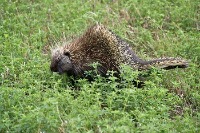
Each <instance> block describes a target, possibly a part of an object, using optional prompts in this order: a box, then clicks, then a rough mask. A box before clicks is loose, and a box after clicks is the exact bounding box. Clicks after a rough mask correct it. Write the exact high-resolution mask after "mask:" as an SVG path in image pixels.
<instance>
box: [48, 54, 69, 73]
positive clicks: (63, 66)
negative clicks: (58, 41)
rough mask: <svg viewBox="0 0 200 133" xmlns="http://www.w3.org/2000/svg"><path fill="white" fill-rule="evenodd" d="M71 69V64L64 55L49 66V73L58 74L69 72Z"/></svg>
mask: <svg viewBox="0 0 200 133" xmlns="http://www.w3.org/2000/svg"><path fill="white" fill-rule="evenodd" d="M72 68H73V65H72V62H71V60H70V58H69V56H66V55H62V56H61V57H60V58H58V59H57V60H56V61H52V62H51V65H50V69H51V71H52V72H58V73H59V74H63V73H65V72H68V71H71V70H72Z"/></svg>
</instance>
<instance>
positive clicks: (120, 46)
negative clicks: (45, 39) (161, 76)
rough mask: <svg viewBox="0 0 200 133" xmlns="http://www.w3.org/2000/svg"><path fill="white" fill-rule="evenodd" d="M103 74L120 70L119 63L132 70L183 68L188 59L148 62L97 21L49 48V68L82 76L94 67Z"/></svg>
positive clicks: (163, 59) (161, 59)
mask: <svg viewBox="0 0 200 133" xmlns="http://www.w3.org/2000/svg"><path fill="white" fill-rule="evenodd" d="M94 62H98V63H99V64H100V65H99V66H98V67H97V70H98V73H99V74H101V75H102V76H105V75H106V73H107V71H108V70H113V71H116V73H117V74H119V72H120V65H121V64H127V65H130V66H131V67H132V68H134V69H135V70H147V69H149V68H151V67H158V68H163V69H173V68H176V67H179V68H186V67H187V66H188V62H187V61H185V60H183V59H180V58H171V57H170V58H159V59H154V60H150V61H145V60H142V59H140V58H139V57H138V56H137V55H136V54H135V53H134V52H133V50H132V49H131V47H130V46H129V44H128V43H127V42H126V41H124V40H123V39H121V38H120V37H118V36H117V35H115V34H114V33H113V32H112V31H110V30H108V29H107V28H106V27H104V26H103V25H101V24H97V25H94V26H92V27H90V28H89V29H88V30H87V31H86V32H85V33H84V34H83V35H82V36H81V37H79V38H77V39H75V40H74V41H72V42H71V43H70V44H65V45H63V46H59V47H58V48H56V49H54V50H52V60H51V66H50V68H51V71H54V72H59V73H60V74H62V73H67V74H68V75H73V76H75V77H85V74H84V73H85V71H88V70H92V69H94V68H93V67H92V66H91V64H92V63H94Z"/></svg>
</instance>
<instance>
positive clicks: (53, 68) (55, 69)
mask: <svg viewBox="0 0 200 133" xmlns="http://www.w3.org/2000/svg"><path fill="white" fill-rule="evenodd" d="M50 70H51V71H52V72H58V70H57V67H56V66H55V65H53V64H51V65H50Z"/></svg>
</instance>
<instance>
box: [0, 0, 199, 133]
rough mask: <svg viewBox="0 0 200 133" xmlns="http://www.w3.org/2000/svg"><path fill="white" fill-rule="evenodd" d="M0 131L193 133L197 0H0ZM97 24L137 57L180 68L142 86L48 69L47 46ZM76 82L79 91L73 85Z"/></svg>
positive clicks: (126, 79)
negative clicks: (185, 63) (184, 63)
mask: <svg viewBox="0 0 200 133" xmlns="http://www.w3.org/2000/svg"><path fill="white" fill-rule="evenodd" d="M0 1H1V2H0V132H2V133H4V132H7V133H10V132H29V133H30V132H33V133H37V132H38V133H39V132H43V133H49V132H52V133H54V132H55V133H57V132H61V133H66V132H81V133H82V132H90V133H92V132H95V133H102V132H105V133H107V132H108V133H109V132H110V133H111V132H117V133H118V132H127V133H128V132H167V133H168V132H185V133H189V132H191V133H192V132H200V2H198V0H179V1H178V0H175V1H171V0H144V1H139V0H100V1H97V0H90V1H86V0H79V1H76V2H74V1H73V0H63V1H61V0H44V1H43V2H41V1H40V0H10V1H7V0H0ZM96 22H101V23H102V24H104V25H106V26H107V27H109V28H110V29H111V30H113V31H114V32H115V33H116V34H118V35H120V36H121V37H122V38H124V39H126V40H127V41H128V42H130V44H131V46H132V47H133V49H134V50H135V51H136V53H137V54H138V55H139V56H140V57H141V58H144V59H147V60H148V59H151V58H155V57H163V56H174V57H182V58H185V59H187V60H189V61H190V66H189V68H187V69H175V70H170V71H164V70H155V72H154V71H153V72H152V73H151V75H150V77H148V78H147V81H146V86H145V87H143V88H142V89H138V88H135V87H134V85H133V84H132V83H131V80H132V79H135V76H136V75H137V74H138V73H137V72H134V71H132V70H131V69H130V68H128V67H126V66H125V67H124V69H123V73H122V79H123V81H122V82H120V83H119V82H116V81H115V80H116V79H115V77H113V76H112V74H111V76H110V77H109V79H110V80H109V81H108V80H105V78H102V77H97V78H96V79H95V81H94V82H91V83H89V82H87V81H86V80H85V79H80V80H77V82H76V87H73V86H72V85H71V83H70V82H69V78H68V77H66V76H65V75H62V76H60V75H58V74H56V73H51V72H50V69H49V65H50V47H51V46H52V45H55V43H56V42H58V41H60V40H62V39H63V38H67V39H69V40H71V39H73V38H74V37H76V36H78V35H81V34H82V33H83V32H84V31H85V30H86V29H87V27H89V26H91V25H93V24H95V23H96ZM76 88H79V89H80V90H76Z"/></svg>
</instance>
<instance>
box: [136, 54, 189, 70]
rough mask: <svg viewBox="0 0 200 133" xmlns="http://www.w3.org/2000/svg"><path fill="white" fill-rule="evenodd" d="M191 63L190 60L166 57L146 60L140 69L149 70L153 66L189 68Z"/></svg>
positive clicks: (167, 68) (166, 68)
mask: <svg viewBox="0 0 200 133" xmlns="http://www.w3.org/2000/svg"><path fill="white" fill-rule="evenodd" d="M188 65H189V63H188V61H186V60H184V59H181V58H174V57H166V58H158V59H153V60H150V61H144V62H143V63H141V64H140V66H139V70H147V69H150V68H152V67H155V68H161V69H165V70H169V69H174V68H187V67H188Z"/></svg>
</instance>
